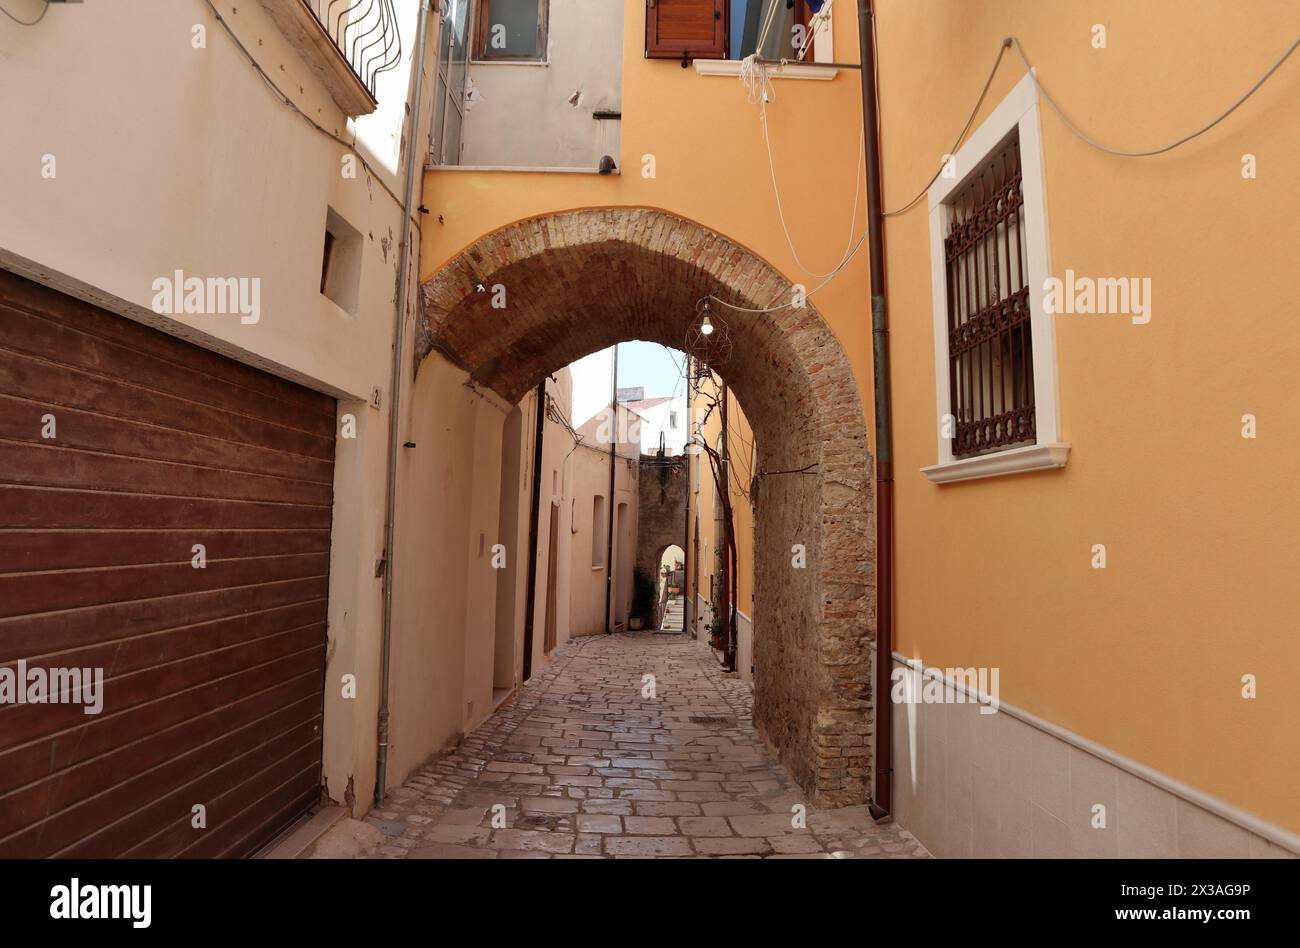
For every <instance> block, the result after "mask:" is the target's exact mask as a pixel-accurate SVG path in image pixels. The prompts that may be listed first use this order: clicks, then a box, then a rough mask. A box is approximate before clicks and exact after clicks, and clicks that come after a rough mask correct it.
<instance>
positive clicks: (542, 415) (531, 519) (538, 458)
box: [523, 379, 547, 681]
mask: <svg viewBox="0 0 1300 948" xmlns="http://www.w3.org/2000/svg"><path fill="white" fill-rule="evenodd" d="M546 399H547V396H546V379H542V380H541V381H540V382H538V383H537V425H536V429H535V430H534V432H533V496H532V499H531V500H530V501H529V509H528V587H527V588H528V604H527V605H526V606H525V607H524V609H525V612H524V616H525V618H524V676H523V677H524V681H527V680H528V679H529V678H532V677H533V630H534V629H535V628H536V626H537V548H538V546H539V545H540V544H539V538H540V537H541V533H542V453H543V449H544V448H545V447H546V407H547V400H546Z"/></svg>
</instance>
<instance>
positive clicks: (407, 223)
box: [375, 0, 429, 806]
mask: <svg viewBox="0 0 1300 948" xmlns="http://www.w3.org/2000/svg"><path fill="white" fill-rule="evenodd" d="M428 22H429V0H421V2H420V26H419V29H418V31H417V32H418V33H419V39H418V40H417V43H418V45H417V46H416V50H417V52H416V59H415V95H414V100H413V102H412V108H411V133H410V137H409V138H408V139H407V142H406V191H405V201H406V204H405V206H404V207H403V208H402V241H401V244H400V246H401V251H400V252H401V261H400V262H399V263H398V271H397V308H396V310H395V311H394V314H393V323H394V327H393V365H392V371H391V373H390V374H389V379H388V391H389V396H388V486H387V496H386V502H385V507H384V619H383V631H382V633H381V638H380V642H381V645H380V662H379V668H380V671H379V724H378V739H379V749H378V751H377V753H376V757H375V805H376V806H378V805H379V804H381V803H383V802H384V784H385V783H386V780H387V772H388V690H389V685H390V684H391V681H392V673H391V668H390V664H391V660H392V650H393V558H394V551H393V534H394V532H395V530H394V521H395V519H396V511H397V452H398V436H397V427H398V423H399V422H400V420H401V419H400V413H401V407H402V344H403V341H404V339H405V337H406V299H407V283H408V282H409V281H410V262H411V230H412V228H411V216H412V215H413V214H414V213H415V204H416V201H415V196H414V191H415V170H416V168H420V169H423V168H424V160H423V153H422V152H421V151H420V148H419V144H420V93H421V92H422V91H423V90H424V50H425V46H426V42H425V31H426V29H427V28H428ZM424 151H425V152H427V151H428V148H425V149H424Z"/></svg>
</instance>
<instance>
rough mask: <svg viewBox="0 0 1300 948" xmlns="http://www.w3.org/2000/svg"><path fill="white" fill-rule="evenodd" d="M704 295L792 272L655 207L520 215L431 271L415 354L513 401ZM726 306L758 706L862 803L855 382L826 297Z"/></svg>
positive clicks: (651, 329) (746, 288) (868, 545)
mask: <svg viewBox="0 0 1300 948" xmlns="http://www.w3.org/2000/svg"><path fill="white" fill-rule="evenodd" d="M707 294H714V295H716V296H717V297H719V298H721V299H723V300H726V301H727V302H729V303H730V304H732V305H734V306H737V307H745V308H750V309H758V308H763V307H768V306H771V305H774V301H776V302H778V303H780V302H785V301H788V300H790V299H791V298H792V297H791V294H792V286H791V284H790V283H789V282H788V281H787V280H786V279H785V278H784V277H782V276H781V274H780V273H778V272H777V271H776V270H775V269H774V268H772V267H771V266H770V265H769V264H767V263H766V262H765V261H763V260H762V259H760V258H759V257H757V256H756V255H755V254H753V253H752V252H750V251H748V250H747V249H745V248H744V247H742V246H740V245H739V244H736V243H734V242H732V241H731V240H728V239H727V238H725V237H723V236H721V235H719V234H717V233H716V232H714V231H711V230H709V229H708V228H705V227H703V226H701V225H699V224H697V223H695V222H692V221H689V220H686V219H684V218H680V217H677V216H674V215H671V214H668V213H666V212H664V211H660V210H654V209H648V208H614V209H599V210H580V211H569V212H562V213H558V214H554V215H548V216H544V217H538V218H532V219H529V220H524V221H518V222H516V223H514V224H511V225H508V226H506V227H504V228H501V229H500V230H497V231H494V232H492V233H490V234H487V235H485V236H484V237H482V238H480V239H479V240H478V241H476V242H475V243H474V244H473V245H471V246H470V247H468V248H467V249H465V250H464V251H463V252H462V253H460V254H459V255H458V256H456V257H455V258H453V259H452V260H450V261H449V262H448V263H447V264H446V265H445V266H443V267H442V268H441V269H440V270H439V271H438V272H436V273H435V274H433V275H432V276H431V277H430V278H429V279H428V280H426V281H425V282H424V284H423V287H422V304H423V316H422V324H421V326H420V331H419V335H418V340H417V347H416V364H415V369H416V371H417V372H418V369H419V365H420V363H421V362H422V361H423V360H424V359H425V358H426V357H427V356H428V355H429V354H430V353H432V352H433V351H435V350H436V351H438V352H439V353H441V354H442V355H443V356H444V357H445V358H447V359H448V360H450V361H451V362H452V363H454V364H456V365H458V366H460V367H461V368H462V369H464V370H465V371H466V372H468V373H469V374H470V377H471V378H472V379H473V380H474V381H475V382H477V383H478V384H480V385H482V386H485V387H487V388H490V389H492V390H494V391H495V392H496V393H497V394H498V395H500V396H501V397H503V398H504V399H505V400H506V401H508V402H510V403H515V402H518V401H519V400H520V399H521V398H522V397H523V396H524V395H525V394H526V393H527V392H529V390H530V389H531V388H533V387H534V386H536V385H537V384H538V382H539V381H541V380H542V379H544V378H546V377H547V375H548V374H549V373H551V372H554V371H555V370H557V369H558V368H560V367H562V366H564V365H567V364H569V363H571V362H573V361H574V360H576V359H578V358H581V357H582V356H584V355H587V354H589V353H591V352H595V351H597V350H600V349H603V348H606V347H608V346H611V345H614V344H615V343H618V342H622V341H626V340H631V339H642V340H647V341H652V342H660V343H663V344H664V345H667V346H671V347H680V346H681V345H682V344H683V340H684V338H685V337H686V333H687V329H688V327H689V326H690V324H691V323H692V321H694V320H696V319H698V316H697V313H696V304H697V302H698V301H699V300H700V299H701V298H702V297H704V296H705V295H707ZM502 299H504V302H505V305H504V307H503V308H498V306H499V305H500V301H501V300H502ZM494 301H497V303H498V306H494V305H493V303H494ZM716 311H717V312H719V313H720V314H721V315H722V318H723V319H725V320H726V324H727V328H728V331H729V333H730V337H731V341H732V344H733V351H732V354H731V357H730V359H729V360H728V361H727V362H726V364H725V365H719V366H716V367H715V368H716V371H717V372H718V374H719V375H721V376H723V377H724V378H725V380H726V381H727V383H728V385H729V386H730V388H731V389H732V391H733V392H734V393H735V395H736V397H737V398H738V400H739V401H740V403H741V405H742V407H743V409H744V412H745V415H746V416H747V418H748V419H749V421H750V424H751V425H752V428H753V431H754V435H755V440H756V444H757V446H758V459H757V460H758V465H757V480H758V489H757V491H756V495H755V498H754V503H755V527H754V587H755V601H754V613H755V614H754V665H755V671H754V723H755V726H756V727H757V729H758V730H759V732H760V733H761V734H762V735H763V737H764V738H765V739H766V740H767V741H768V742H769V743H770V744H771V745H772V747H773V748H774V749H775V750H776V752H777V754H778V756H779V757H780V759H781V761H782V763H783V764H785V766H786V767H787V768H788V769H789V770H790V772H791V774H792V775H793V776H794V777H795V779H796V780H798V781H799V783H800V784H801V785H802V786H804V787H805V789H806V790H807V791H808V792H809V793H810V794H812V795H813V796H814V797H815V798H816V799H817V800H818V801H819V802H821V803H823V804H827V805H839V804H853V803H861V802H864V801H865V800H866V799H867V793H868V790H867V788H868V786H869V778H870V747H869V744H870V730H871V708H872V687H871V682H872V678H871V669H872V659H873V646H874V640H875V634H874V586H873V575H874V551H873V548H872V536H873V533H872V529H871V515H872V513H871V511H872V503H871V485H872V480H871V470H872V464H871V458H870V454H869V449H868V443H867V434H866V426H865V422H864V418H863V409H862V403H861V401H860V398H859V395H858V388H857V384H856V382H855V380H854V378H853V375H852V371H851V369H850V366H849V362H848V359H847V358H846V356H845V354H844V352H843V350H842V349H841V347H840V345H839V343H838V341H837V340H836V338H835V336H834V334H833V333H832V332H831V330H830V328H829V326H828V325H827V324H826V321H825V320H824V319H823V318H822V316H821V315H820V314H819V313H818V312H817V311H816V309H815V308H814V307H812V306H810V305H805V306H801V307H798V308H785V309H781V310H779V311H776V312H771V313H764V314H756V313H742V312H739V311H736V310H731V309H728V308H727V307H718V308H717V309H716ZM796 550H799V551H800V555H796Z"/></svg>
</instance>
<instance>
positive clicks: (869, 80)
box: [858, 0, 894, 821]
mask: <svg viewBox="0 0 1300 948" xmlns="http://www.w3.org/2000/svg"><path fill="white" fill-rule="evenodd" d="M874 36H875V15H874V13H873V12H872V9H871V0H858V49H859V53H860V56H861V60H862V69H861V72H862V127H863V140H864V142H865V143H866V156H865V157H866V175H867V242H868V246H869V258H870V265H871V370H872V371H871V374H872V376H873V377H874V379H875V416H876V682H875V704H876V728H875V732H876V762H875V763H876V765H875V767H874V768H873V771H874V774H875V787H874V791H873V793H872V801H871V807H870V809H871V815H872V817H873V818H874V819H876V820H877V821H880V820H885V819H888V818H889V814H890V810H891V809H892V779H893V774H894V767H893V753H892V747H891V737H892V734H893V731H892V727H893V707H892V705H891V704H890V701H889V693H890V674H889V673H890V668H891V663H892V661H893V654H892V653H893V643H894V425H893V407H892V405H891V404H890V396H889V390H890V381H889V308H888V304H887V300H886V296H885V233H884V230H885V228H884V212H883V210H882V208H881V200H880V127H879V116H878V115H877V111H876V53H875V45H874Z"/></svg>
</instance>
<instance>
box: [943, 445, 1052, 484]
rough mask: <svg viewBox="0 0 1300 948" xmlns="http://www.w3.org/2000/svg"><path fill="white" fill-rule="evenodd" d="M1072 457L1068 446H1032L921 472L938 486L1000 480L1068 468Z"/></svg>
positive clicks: (955, 462) (961, 460)
mask: <svg viewBox="0 0 1300 948" xmlns="http://www.w3.org/2000/svg"><path fill="white" fill-rule="evenodd" d="M1069 455H1070V446H1069V445H1068V444H1031V445H1028V446H1027V447H1023V448H1012V449H1011V450H1010V451H999V452H998V453H997V454H985V455H982V456H980V457H977V458H961V459H960V460H956V461H948V462H947V463H944V464H932V465H930V466H929V467H923V468H921V473H922V474H924V475H925V476H926V477H928V478H929V479H930V480H931V482H933V483H935V484H952V483H955V482H957V481H970V480H975V479H976V478H981V477H999V476H1001V475H1003V474H1023V473H1026V472H1028V471H1048V470H1052V469H1054V468H1058V467H1065V462H1066V459H1067V458H1068V457H1069Z"/></svg>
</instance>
